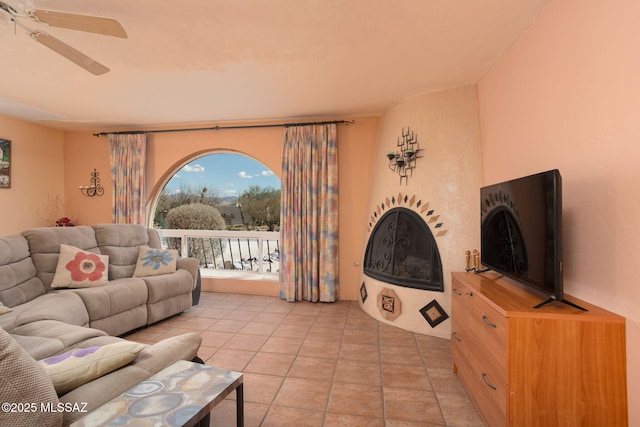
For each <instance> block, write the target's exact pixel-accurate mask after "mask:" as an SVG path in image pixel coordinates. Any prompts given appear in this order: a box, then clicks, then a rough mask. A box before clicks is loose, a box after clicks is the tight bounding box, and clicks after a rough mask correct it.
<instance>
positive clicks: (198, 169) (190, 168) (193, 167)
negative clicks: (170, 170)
mask: <svg viewBox="0 0 640 427" xmlns="http://www.w3.org/2000/svg"><path fill="white" fill-rule="evenodd" d="M181 170H182V171H184V172H204V166H202V165H199V164H197V163H196V164H195V165H184V167H183V168H182V169H181Z"/></svg>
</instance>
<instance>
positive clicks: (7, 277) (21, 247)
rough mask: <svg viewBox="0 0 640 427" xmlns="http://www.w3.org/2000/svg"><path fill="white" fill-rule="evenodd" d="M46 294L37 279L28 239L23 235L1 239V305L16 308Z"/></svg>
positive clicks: (42, 285)
mask: <svg viewBox="0 0 640 427" xmlns="http://www.w3.org/2000/svg"><path fill="white" fill-rule="evenodd" d="M45 292H46V288H45V286H44V284H43V283H42V282H41V281H40V279H38V278H37V277H36V267H35V265H34V264H33V261H32V260H31V255H30V253H29V245H28V243H27V239H25V238H24V236H21V235H11V236H5V237H0V303H2V304H3V305H5V306H7V307H15V306H17V305H20V304H24V303H25V302H27V301H31V300H32V299H35V298H37V297H38V296H40V295H43V294H44V293H45Z"/></svg>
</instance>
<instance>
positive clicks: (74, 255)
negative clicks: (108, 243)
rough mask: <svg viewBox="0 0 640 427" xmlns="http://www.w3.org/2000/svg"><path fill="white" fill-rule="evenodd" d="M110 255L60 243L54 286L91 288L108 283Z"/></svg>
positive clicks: (52, 284)
mask: <svg viewBox="0 0 640 427" xmlns="http://www.w3.org/2000/svg"><path fill="white" fill-rule="evenodd" d="M108 266H109V256H108V255H99V254H95V253H93V252H87V251H83V250H82V249H78V248H76V247H74V246H70V245H60V256H59V257H58V266H57V267H56V273H55V275H54V276H53V281H52V282H51V287H52V288H91V287H93V286H101V285H105V284H107V278H108V275H109V269H108Z"/></svg>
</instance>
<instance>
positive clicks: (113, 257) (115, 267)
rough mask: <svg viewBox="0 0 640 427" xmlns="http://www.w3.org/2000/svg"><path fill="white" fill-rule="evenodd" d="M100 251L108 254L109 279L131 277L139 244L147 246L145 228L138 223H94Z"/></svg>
mask: <svg viewBox="0 0 640 427" xmlns="http://www.w3.org/2000/svg"><path fill="white" fill-rule="evenodd" d="M93 229H94V230H95V236H96V241H97V243H98V246H99V247H100V252H101V253H102V254H104V255H109V279H110V280H114V279H122V278H124V277H132V276H133V271H134V270H135V268H136V263H137V261H138V250H139V247H140V246H148V243H149V234H148V233H147V229H146V228H145V227H144V226H142V225H138V224H96V225H94V226H93Z"/></svg>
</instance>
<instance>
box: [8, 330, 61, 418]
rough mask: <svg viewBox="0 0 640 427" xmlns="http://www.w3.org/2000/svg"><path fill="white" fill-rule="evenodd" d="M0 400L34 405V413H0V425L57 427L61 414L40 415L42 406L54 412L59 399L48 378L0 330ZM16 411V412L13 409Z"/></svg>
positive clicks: (46, 412)
mask: <svg viewBox="0 0 640 427" xmlns="http://www.w3.org/2000/svg"><path fill="white" fill-rule="evenodd" d="M0 372H2V381H0V396H2V402H3V404H7V403H8V404H12V403H13V404H20V405H25V404H30V403H34V404H36V405H37V410H36V411H33V412H28V411H25V410H22V411H17V410H16V411H15V412H7V411H5V410H2V411H0V425H2V426H6V427H13V426H15V427H22V426H38V427H49V426H60V425H62V415H63V414H62V413H61V412H55V411H41V410H40V409H41V405H51V407H53V408H55V407H56V405H57V404H58V402H59V401H58V396H57V394H56V391H55V389H54V388H53V384H52V383H51V380H50V379H49V376H48V375H47V374H46V373H45V371H44V369H43V368H42V366H40V365H39V364H38V362H36V361H35V360H34V359H33V358H32V357H30V356H29V355H28V354H27V353H26V352H25V351H24V350H23V349H22V348H21V347H20V345H18V343H16V341H15V340H14V339H13V338H12V337H11V335H9V334H8V333H7V332H6V331H5V330H4V329H1V328H0ZM16 409H17V408H16Z"/></svg>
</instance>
